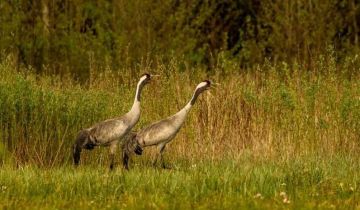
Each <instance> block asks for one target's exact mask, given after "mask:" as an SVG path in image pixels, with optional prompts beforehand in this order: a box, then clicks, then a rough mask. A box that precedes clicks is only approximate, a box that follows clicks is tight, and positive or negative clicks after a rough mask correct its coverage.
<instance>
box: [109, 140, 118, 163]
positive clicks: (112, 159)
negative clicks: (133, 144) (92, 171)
mask: <svg viewBox="0 0 360 210" xmlns="http://www.w3.org/2000/svg"><path fill="white" fill-rule="evenodd" d="M116 150H117V141H114V142H113V143H112V144H111V145H110V158H109V159H110V170H113V169H114V165H115V164H114V162H115V152H116Z"/></svg>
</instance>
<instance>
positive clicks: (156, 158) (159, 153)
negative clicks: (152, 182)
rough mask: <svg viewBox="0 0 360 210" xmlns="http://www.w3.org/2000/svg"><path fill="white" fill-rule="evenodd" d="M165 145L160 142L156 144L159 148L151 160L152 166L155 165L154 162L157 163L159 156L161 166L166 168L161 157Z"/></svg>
mask: <svg viewBox="0 0 360 210" xmlns="http://www.w3.org/2000/svg"><path fill="white" fill-rule="evenodd" d="M165 146H166V144H160V145H159V146H158V148H159V152H158V153H157V154H156V157H155V159H154V162H153V166H154V167H155V166H156V163H157V160H158V159H159V158H160V163H161V166H162V168H164V169H166V168H167V167H166V166H165V161H164V157H163V152H164V150H165Z"/></svg>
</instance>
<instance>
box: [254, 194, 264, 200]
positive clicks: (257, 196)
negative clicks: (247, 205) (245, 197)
mask: <svg viewBox="0 0 360 210" xmlns="http://www.w3.org/2000/svg"><path fill="white" fill-rule="evenodd" d="M254 198H260V199H263V198H264V197H263V196H262V195H261V193H257V194H256V195H254Z"/></svg>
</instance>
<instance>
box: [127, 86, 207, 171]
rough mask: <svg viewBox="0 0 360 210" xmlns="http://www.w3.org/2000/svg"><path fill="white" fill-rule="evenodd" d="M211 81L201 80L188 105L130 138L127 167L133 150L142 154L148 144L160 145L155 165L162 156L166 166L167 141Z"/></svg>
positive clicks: (173, 135) (179, 127)
mask: <svg viewBox="0 0 360 210" xmlns="http://www.w3.org/2000/svg"><path fill="white" fill-rule="evenodd" d="M210 84H211V83H210V81H208V80H205V81H204V82H201V83H200V84H199V85H198V86H197V87H196V89H195V92H194V94H193V96H192V98H191V100H190V101H189V103H188V104H186V106H185V107H184V108H183V109H181V110H180V111H179V112H177V113H176V114H174V115H172V116H170V117H168V118H166V119H163V120H160V121H158V122H155V123H153V124H151V125H149V126H147V127H145V128H143V129H141V130H140V131H139V132H137V133H135V134H133V135H132V137H130V138H129V140H128V143H127V145H125V146H124V149H123V150H124V151H123V165H124V167H125V168H126V169H127V168H128V160H129V156H130V154H131V152H132V151H134V152H135V153H136V154H141V152H142V148H144V147H148V146H155V145H157V146H158V147H159V153H158V155H157V157H156V158H155V160H154V165H155V164H156V162H157V159H158V157H159V156H160V159H161V162H162V166H163V168H165V164H164V161H163V157H162V153H163V151H164V149H165V146H166V144H167V143H169V142H170V141H171V140H172V139H174V137H175V136H176V134H177V133H178V132H179V130H180V129H181V127H182V125H183V124H184V122H185V119H186V116H187V114H188V113H189V111H190V109H191V107H192V106H193V105H194V104H195V101H196V99H197V97H198V96H199V95H200V93H202V92H203V91H205V90H207V89H208V88H209V87H210Z"/></svg>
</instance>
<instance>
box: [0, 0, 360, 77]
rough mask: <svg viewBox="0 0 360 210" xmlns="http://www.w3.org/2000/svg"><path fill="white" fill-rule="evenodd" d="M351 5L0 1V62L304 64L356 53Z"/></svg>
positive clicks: (44, 65) (45, 66) (80, 73)
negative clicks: (225, 60) (11, 59)
mask: <svg viewBox="0 0 360 210" xmlns="http://www.w3.org/2000/svg"><path fill="white" fill-rule="evenodd" d="M358 7H359V3H358V2H357V1H355V0H350V1H343V0H336V1H331V2H330V1H323V0H322V1H314V0H312V1H304V0H299V1H291V2H288V1H281V0H276V1H272V0H264V1H259V0H240V1H215V0H191V1H176V0H173V1H168V0H156V1H148V0H146V1H144V0H141V1H140V0H134V1H127V0H119V1H113V0H92V1H69V0H56V1H49V0H41V1H25V0H19V1H8V0H6V1H1V3H0V35H1V36H0V48H1V51H2V52H1V54H0V59H1V60H4V59H6V57H7V56H8V55H13V57H14V58H15V60H16V61H15V62H16V63H17V64H18V65H17V67H20V66H21V65H25V66H32V67H33V68H34V69H35V70H36V71H37V72H41V73H43V72H45V73H55V74H61V75H64V74H67V73H71V74H73V75H74V76H75V78H78V79H81V80H82V81H85V80H87V79H88V77H89V75H90V71H91V68H93V67H94V66H97V67H104V66H109V67H110V68H111V69H112V70H114V71H119V70H121V69H123V68H125V67H126V68H127V69H132V70H131V71H132V72H133V73H135V72H134V70H133V69H134V67H136V65H137V64H138V63H139V62H141V61H142V60H148V61H156V60H157V59H158V58H159V57H160V58H161V61H162V62H166V63H168V62H171V60H172V59H173V58H175V59H177V60H185V62H186V65H188V66H189V65H190V66H194V65H195V66H196V65H205V66H206V68H207V69H208V70H210V71H216V70H218V69H217V68H216V67H217V65H218V63H219V55H220V56H221V55H226V57H227V58H228V59H231V60H233V61H234V62H236V63H238V64H239V65H241V66H247V67H252V66H254V65H257V64H259V63H260V64H261V63H264V62H265V60H266V59H267V60H271V62H273V63H280V62H282V61H286V62H287V63H289V64H290V65H291V64H293V63H295V62H297V63H300V64H304V65H306V66H307V69H306V70H312V71H314V70H315V69H317V67H316V66H314V65H316V64H315V61H316V60H318V57H319V56H321V55H324V54H326V53H327V51H328V46H333V48H334V49H333V52H334V51H336V56H335V57H336V60H334V61H335V64H336V63H338V62H344V61H349V59H348V58H349V57H350V58H351V57H354V56H355V55H356V54H357V53H358V46H359V43H358V42H359V41H358V39H359V38H358V36H359V29H358V28H359V25H360V22H359V21H358V17H359V14H360V13H359V11H360V10H359V9H358ZM156 65H157V62H151V66H153V67H154V66H156ZM358 66H359V65H356V67H357V68H358ZM97 69H98V70H102V71H103V70H104V69H101V68H97ZM347 71H349V72H350V73H352V72H354V71H357V69H356V68H355V69H350V68H349V69H347Z"/></svg>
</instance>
